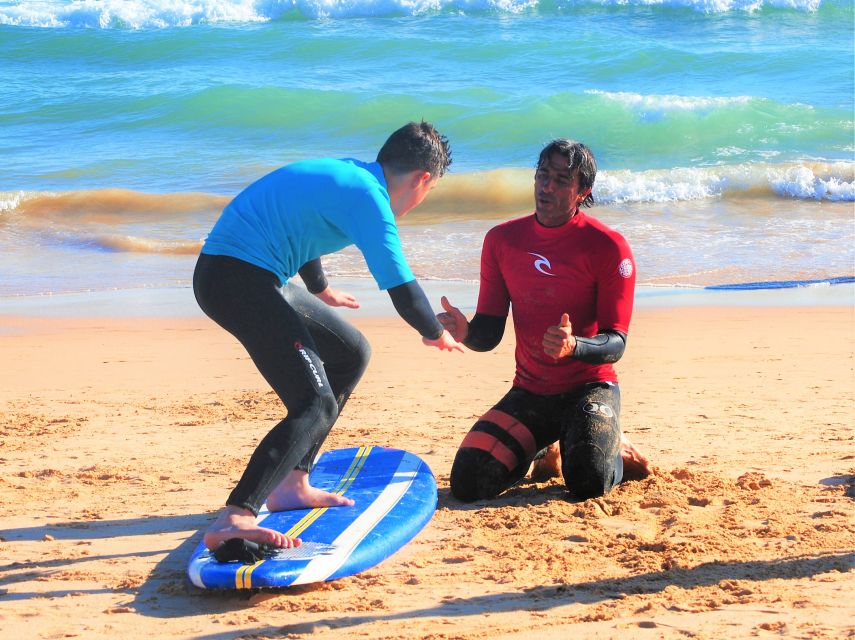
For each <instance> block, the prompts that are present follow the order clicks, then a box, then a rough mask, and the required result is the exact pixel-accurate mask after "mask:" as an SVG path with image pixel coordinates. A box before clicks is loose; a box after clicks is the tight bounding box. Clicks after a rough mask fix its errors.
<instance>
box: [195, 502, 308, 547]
mask: <svg viewBox="0 0 855 640" xmlns="http://www.w3.org/2000/svg"><path fill="white" fill-rule="evenodd" d="M231 538H243V539H244V540H251V541H252V542H257V543H259V544H269V545H271V546H273V547H282V548H284V549H289V548H291V547H299V546H300V545H301V544H303V543H302V542H301V541H300V539H299V538H289V537H288V536H286V535H284V534H282V533H279V532H278V531H274V530H273V529H265V528H264V527H259V526H258V525H257V524H255V516H254V515H253V513H252V511H249V510H248V509H241V508H240V507H232V506H227V507H226V508H225V509H223V510H222V511H221V512H220V515H219V516H217V519H216V520H215V521H214V524H212V525H211V526H210V527H208V530H207V531H206V532H205V537H204V539H205V546H206V547H208V549H210V550H211V551H216V549H217V548H218V547H219V546H220V545H221V544H223V543H224V542H225V541H226V540H230V539H231Z"/></svg>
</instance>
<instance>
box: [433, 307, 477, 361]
mask: <svg viewBox="0 0 855 640" xmlns="http://www.w3.org/2000/svg"><path fill="white" fill-rule="evenodd" d="M440 304H442V308H443V309H445V312H444V313H439V314H437V316H436V319H437V320H439V322H440V324H441V325H442V326H443V327H444V328H445V330H446V331H448V333H450V334H451V337H452V338H454V339H455V340H456V341H457V342H463V341H464V340H466V336H467V335H468V333H469V321H468V320H467V319H466V316H464V315H463V313H462V312H461V311H460V309H458V308H457V307H454V306H452V304H451V303H450V302H449V301H448V298H446V297H445V296H442V299H441V300H440ZM461 351H462V349H461Z"/></svg>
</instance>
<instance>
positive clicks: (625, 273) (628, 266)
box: [618, 258, 632, 278]
mask: <svg viewBox="0 0 855 640" xmlns="http://www.w3.org/2000/svg"><path fill="white" fill-rule="evenodd" d="M618 273H619V274H620V276H621V278H628V277H630V276H631V275H632V260H630V259H629V258H624V259H623V260H621V262H620V264H619V265H618Z"/></svg>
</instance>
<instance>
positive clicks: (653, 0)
mask: <svg viewBox="0 0 855 640" xmlns="http://www.w3.org/2000/svg"><path fill="white" fill-rule="evenodd" d="M822 1H823V0H550V1H548V2H546V1H543V0H73V1H71V2H68V1H67V0H23V1H18V0H0V25H12V26H24V27H45V28H60V27H73V28H92V29H162V28H167V27H187V26H191V25H194V24H218V23H247V22H265V21H269V20H276V19H278V18H280V17H282V16H283V15H286V14H289V13H296V14H298V15H301V16H303V17H305V18H311V19H316V18H349V17H371V16H389V15H421V14H424V13H429V12H435V11H455V10H457V11H461V12H464V13H477V12H499V13H509V14H514V13H520V12H523V11H526V10H528V9H531V8H534V7H538V8H540V9H541V10H549V8H550V7H561V8H567V7H576V6H580V5H581V6H584V5H603V6H616V5H619V6H622V5H626V6H663V7H676V8H686V9H690V10H694V11H698V12H702V13H726V12H754V11H757V10H759V9H762V8H778V9H791V10H796V11H803V12H815V11H817V10H818V9H819V7H820V5H821V4H822Z"/></svg>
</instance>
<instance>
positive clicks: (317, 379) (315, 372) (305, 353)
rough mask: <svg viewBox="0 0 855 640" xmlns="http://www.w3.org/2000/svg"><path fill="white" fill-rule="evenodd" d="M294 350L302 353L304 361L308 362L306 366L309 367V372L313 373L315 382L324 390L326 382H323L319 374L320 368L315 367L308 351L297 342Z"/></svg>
mask: <svg viewBox="0 0 855 640" xmlns="http://www.w3.org/2000/svg"><path fill="white" fill-rule="evenodd" d="M294 348H295V349H296V350H297V351H298V352H299V353H300V355H301V356H303V360H305V361H306V364H308V365H309V371H311V372H312V375H313V376H315V382H317V383H318V388H319V389H323V388H324V382H323V380H321V376H320V374H319V373H318V368H317V367H316V366H315V363H314V362H312V359H311V358H310V357H309V353H308V351H306V349H305V348H304V347H303V345H302V343H300V342H295V343H294Z"/></svg>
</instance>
